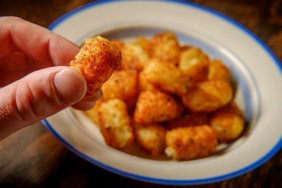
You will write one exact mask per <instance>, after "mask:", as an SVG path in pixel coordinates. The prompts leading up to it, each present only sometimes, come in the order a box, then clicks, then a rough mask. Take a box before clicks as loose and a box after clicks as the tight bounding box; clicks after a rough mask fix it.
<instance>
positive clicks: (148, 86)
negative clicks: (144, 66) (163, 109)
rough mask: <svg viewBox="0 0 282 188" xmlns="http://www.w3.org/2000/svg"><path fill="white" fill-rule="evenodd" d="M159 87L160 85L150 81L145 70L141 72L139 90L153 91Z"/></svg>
mask: <svg viewBox="0 0 282 188" xmlns="http://www.w3.org/2000/svg"><path fill="white" fill-rule="evenodd" d="M156 89H158V87H157V86H156V85H154V84H152V83H150V82H149V81H148V80H147V79H146V77H145V74H144V70H143V71H141V72H140V73H139V91H146V90H147V91H153V90H156Z"/></svg>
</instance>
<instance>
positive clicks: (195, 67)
mask: <svg viewBox="0 0 282 188" xmlns="http://www.w3.org/2000/svg"><path fill="white" fill-rule="evenodd" d="M179 69H180V70H182V71H183V72H184V73H185V75H187V76H188V77H189V78H190V80H191V81H193V82H199V81H205V80H206V79H207V77H208V71H209V57H208V56H207V55H206V54H205V53H204V52H203V51H202V50H201V49H199V48H195V47H192V48H188V49H186V50H184V51H181V54H180V60H179Z"/></svg>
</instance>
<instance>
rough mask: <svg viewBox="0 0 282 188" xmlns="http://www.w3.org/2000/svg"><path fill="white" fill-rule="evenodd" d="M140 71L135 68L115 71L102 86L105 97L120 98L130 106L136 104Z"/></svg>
mask: <svg viewBox="0 0 282 188" xmlns="http://www.w3.org/2000/svg"><path fill="white" fill-rule="evenodd" d="M138 79H139V78H138V73H137V71H136V70H134V69H130V70H119V71H115V72H114V73H113V74H112V76H111V77H110V78H109V80H107V81H106V82H105V83H104V85H103V86H102V91H103V98H104V99H112V98H119V99H121V100H123V101H124V102H125V103H126V104H127V106H128V107H129V108H131V107H133V106H134V105H135V102H136V99H137V95H138V89H139V86H138V82H139V81H138Z"/></svg>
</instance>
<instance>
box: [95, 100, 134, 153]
mask: <svg viewBox="0 0 282 188" xmlns="http://www.w3.org/2000/svg"><path fill="white" fill-rule="evenodd" d="M98 116H99V122H100V124H99V125H100V130H101V132H102V134H103V136H104V138H105V142H106V143H107V144H108V145H109V146H111V147H113V148H116V149H123V148H125V147H128V146H130V145H131V144H132V142H133V140H134V133H133V129H132V127H131V124H130V116H129V114H128V112H127V107H126V104H125V103H124V102H123V101H122V100H120V99H109V100H108V101H106V102H103V103H102V104H101V105H100V108H99V112H98Z"/></svg>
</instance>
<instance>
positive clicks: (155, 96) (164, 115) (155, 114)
mask: <svg viewBox="0 0 282 188" xmlns="http://www.w3.org/2000/svg"><path fill="white" fill-rule="evenodd" d="M182 109H183V108H182V106H181V105H180V103H179V102H177V101H176V100H175V99H174V98H173V97H172V96H170V95H168V94H166V93H164V92H161V91H157V90H154V91H141V92H140V94H139V96H138V99H137V102H136V107H135V111H134V121H135V122H137V123H140V124H145V123H155V122H163V121H167V120H171V119H174V118H176V117H178V116H180V114H181V113H182Z"/></svg>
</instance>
